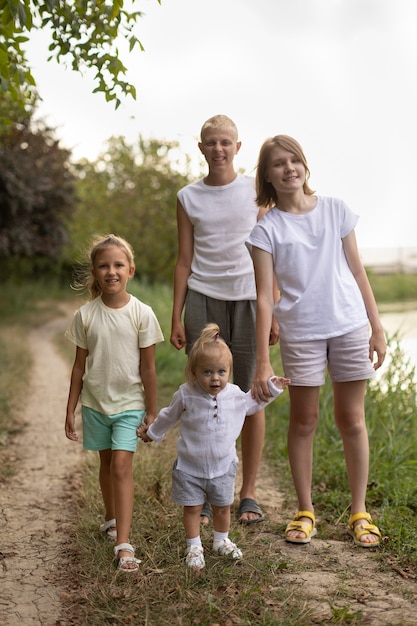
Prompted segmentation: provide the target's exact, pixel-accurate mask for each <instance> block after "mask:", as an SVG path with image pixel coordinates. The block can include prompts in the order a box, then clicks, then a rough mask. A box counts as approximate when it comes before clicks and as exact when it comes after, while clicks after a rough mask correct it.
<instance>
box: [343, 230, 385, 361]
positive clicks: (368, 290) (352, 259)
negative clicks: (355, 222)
mask: <svg viewBox="0 0 417 626" xmlns="http://www.w3.org/2000/svg"><path fill="white" fill-rule="evenodd" d="M342 242H343V249H344V252H345V256H346V259H347V262H348V265H349V268H350V271H351V272H352V274H353V276H354V278H355V280H356V282H357V283H358V287H359V289H360V292H361V294H362V298H363V301H364V304H365V308H366V312H367V314H368V319H369V322H370V324H371V338H370V340H369V358H370V360H371V362H372V363H373V365H374V368H375V369H378V368H379V367H381V365H382V363H383V362H384V359H385V354H386V352H387V344H386V341H385V336H384V330H383V328H382V324H381V320H380V318H379V313H378V309H377V305H376V302H375V297H374V294H373V291H372V287H371V285H370V283H369V280H368V276H367V275H366V271H365V268H364V266H363V264H362V261H361V259H360V256H359V251H358V246H357V243H356V236H355V231H354V230H352V231H351V232H350V233H349V234H348V235H347V236H346V237H344V238H343V239H342ZM375 352H376V355H377V360H376V361H375V362H374V353H375Z"/></svg>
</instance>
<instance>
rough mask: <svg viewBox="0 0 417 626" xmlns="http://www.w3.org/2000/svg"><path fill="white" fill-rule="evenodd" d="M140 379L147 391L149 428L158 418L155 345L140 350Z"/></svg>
mask: <svg viewBox="0 0 417 626" xmlns="http://www.w3.org/2000/svg"><path fill="white" fill-rule="evenodd" d="M139 372H140V377H141V379H142V383H143V388H144V391H145V410H146V415H145V420H144V422H145V424H147V425H148V426H149V424H152V422H153V421H154V420H155V417H156V368H155V344H153V345H151V346H149V347H148V348H140V365H139Z"/></svg>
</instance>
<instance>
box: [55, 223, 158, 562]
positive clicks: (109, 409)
mask: <svg viewBox="0 0 417 626" xmlns="http://www.w3.org/2000/svg"><path fill="white" fill-rule="evenodd" d="M88 260H89V263H88V264H86V265H85V268H86V271H85V272H83V273H82V276H80V277H79V280H78V281H77V285H76V286H77V287H78V288H86V287H88V289H89V292H90V295H91V300H90V302H88V303H87V304H84V305H83V306H82V307H81V308H80V309H79V310H78V311H77V312H76V314H75V316H74V318H73V320H72V322H71V324H70V325H69V327H68V329H67V331H66V333H65V336H66V337H67V339H69V340H70V341H71V342H72V343H74V344H75V345H76V354H75V360H74V365H73V368H72V374H71V385H70V390H69V396H68V404H67V415H66V421H65V435H66V436H67V437H68V439H70V440H72V441H78V434H77V432H76V430H75V410H76V407H77V404H78V400H79V399H80V398H81V405H82V424H83V445H84V448H86V449H87V450H97V451H98V452H99V454H100V473H99V480H100V487H101V493H102V496H103V502H104V508H105V521H104V523H103V524H102V525H101V526H100V530H101V531H102V532H103V533H105V534H106V536H107V537H108V538H109V539H112V540H115V541H116V546H115V547H114V555H115V559H116V563H117V567H118V568H119V569H121V570H123V571H127V572H132V571H135V570H137V569H138V567H139V563H140V561H139V560H138V559H136V558H135V551H134V548H133V547H132V545H131V544H130V542H129V533H130V527H131V522H132V513H133V467H132V464H133V453H134V452H135V450H136V446H137V441H138V439H137V435H136V429H137V428H138V426H140V424H141V423H142V422H143V421H144V422H147V423H150V422H152V421H153V420H154V419H155V415H156V374H155V344H157V343H159V342H160V341H163V335H162V332H161V329H160V326H159V323H158V320H157V319H156V317H155V315H154V313H153V311H152V309H151V308H150V307H149V306H148V305H146V304H143V303H142V302H140V300H138V299H137V298H135V297H134V296H132V295H130V294H129V293H127V291H126V286H127V282H128V280H129V279H130V278H132V277H133V275H134V273H135V264H134V254H133V250H132V248H131V247H130V245H129V244H128V243H127V242H126V241H125V240H124V239H122V238H121V237H117V236H115V235H107V236H104V237H97V238H96V239H95V240H94V241H93V243H92V247H91V251H90V253H89V259H88ZM83 267H84V266H83Z"/></svg>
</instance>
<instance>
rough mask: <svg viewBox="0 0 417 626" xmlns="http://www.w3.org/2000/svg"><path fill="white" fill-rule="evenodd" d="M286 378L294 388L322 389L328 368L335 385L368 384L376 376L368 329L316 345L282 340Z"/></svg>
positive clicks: (319, 342) (355, 331) (320, 340)
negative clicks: (358, 382) (357, 381)
mask: <svg viewBox="0 0 417 626" xmlns="http://www.w3.org/2000/svg"><path fill="white" fill-rule="evenodd" d="M280 346H281V359H282V365H283V369H284V375H285V376H286V377H287V378H291V384H292V385H299V386H302V387H319V386H320V385H323V384H324V381H325V376H324V373H325V370H326V366H327V369H328V372H329V375H330V378H331V380H332V381H333V382H335V383H337V382H351V381H354V380H367V379H368V378H372V377H373V376H375V370H374V368H373V365H372V363H371V360H370V358H369V328H368V325H366V326H363V327H362V328H359V329H358V330H354V331H353V332H351V333H347V334H346V335H340V336H339V337H330V338H329V339H317V340H315V341H288V342H287V341H285V340H284V339H282V338H281V339H280Z"/></svg>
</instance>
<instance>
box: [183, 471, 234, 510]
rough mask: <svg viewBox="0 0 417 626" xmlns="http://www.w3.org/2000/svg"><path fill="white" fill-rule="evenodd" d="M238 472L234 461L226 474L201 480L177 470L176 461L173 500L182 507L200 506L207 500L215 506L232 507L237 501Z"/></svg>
mask: <svg viewBox="0 0 417 626" xmlns="http://www.w3.org/2000/svg"><path fill="white" fill-rule="evenodd" d="M236 470H237V463H236V461H233V462H232V464H231V465H230V467H229V470H228V471H227V472H226V474H223V475H222V476H217V477H216V478H199V477H197V476H190V474H186V473H185V472H182V471H181V470H179V469H177V460H175V462H174V465H173V468H172V488H171V500H172V501H173V502H175V503H176V504H180V505H181V506H198V505H199V504H204V502H205V501H206V500H208V501H209V502H210V504H214V506H230V505H231V504H233V500H234V499H235V478H236Z"/></svg>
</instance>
